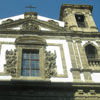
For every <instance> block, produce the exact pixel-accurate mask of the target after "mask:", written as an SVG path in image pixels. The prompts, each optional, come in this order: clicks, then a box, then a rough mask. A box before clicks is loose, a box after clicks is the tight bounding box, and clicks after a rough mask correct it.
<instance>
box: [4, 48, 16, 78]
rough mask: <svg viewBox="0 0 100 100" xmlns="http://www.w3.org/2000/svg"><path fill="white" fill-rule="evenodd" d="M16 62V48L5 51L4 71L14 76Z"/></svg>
mask: <svg viewBox="0 0 100 100" xmlns="http://www.w3.org/2000/svg"><path fill="white" fill-rule="evenodd" d="M16 64H17V55H16V49H15V50H14V51H13V50H10V51H8V50H7V51H6V64H5V71H6V73H8V74H10V75H11V76H16Z"/></svg>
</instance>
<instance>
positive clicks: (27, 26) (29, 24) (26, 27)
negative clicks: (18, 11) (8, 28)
mask: <svg viewBox="0 0 100 100" xmlns="http://www.w3.org/2000/svg"><path fill="white" fill-rule="evenodd" d="M21 29H22V30H29V31H33V30H39V26H38V25H36V24H34V23H32V22H26V23H24V24H23V25H22V27H21Z"/></svg>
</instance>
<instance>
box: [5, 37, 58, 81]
mask: <svg viewBox="0 0 100 100" xmlns="http://www.w3.org/2000/svg"><path fill="white" fill-rule="evenodd" d="M15 45H16V49H15V50H14V51H13V50H10V51H6V64H5V72H6V73H8V74H9V75H11V76H12V77H13V79H17V80H26V79H27V80H34V79H35V80H46V79H47V80H48V78H51V77H55V76H57V73H56V53H54V54H53V53H51V52H50V51H46V45H47V44H46V41H45V39H43V38H41V37H37V36H27V37H26V36H23V37H18V38H17V39H16V41H15ZM24 49H25V50H33V51H34V50H37V51H39V67H40V76H21V72H22V71H21V69H22V53H23V50H24ZM15 51H16V52H15ZM13 57H15V58H16V59H15V60H13V62H14V64H13V66H12V65H11V64H12V63H13V62H12V59H13ZM9 62H11V63H9ZM48 69H49V70H48Z"/></svg>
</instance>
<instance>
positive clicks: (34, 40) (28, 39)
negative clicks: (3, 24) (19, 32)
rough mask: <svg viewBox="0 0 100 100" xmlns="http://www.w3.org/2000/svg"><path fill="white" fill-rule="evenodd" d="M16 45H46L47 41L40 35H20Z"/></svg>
mask: <svg viewBox="0 0 100 100" xmlns="http://www.w3.org/2000/svg"><path fill="white" fill-rule="evenodd" d="M15 44H16V45H23V44H30V45H32V44H33V45H46V41H45V39H43V38H40V37H38V36H23V37H18V38H17V39H16V41H15Z"/></svg>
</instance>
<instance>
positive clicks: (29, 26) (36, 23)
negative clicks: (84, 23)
mask: <svg viewBox="0 0 100 100" xmlns="http://www.w3.org/2000/svg"><path fill="white" fill-rule="evenodd" d="M0 29H1V30H2V29H5V30H6V29H7V30H26V31H28V30H29V31H34V30H35V31H71V30H69V29H67V28H65V27H61V26H59V23H58V22H56V21H54V20H48V21H42V20H39V19H37V18H24V19H18V20H15V21H14V20H12V19H7V20H6V21H3V22H2V24H1V25H0Z"/></svg>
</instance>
